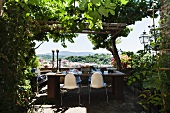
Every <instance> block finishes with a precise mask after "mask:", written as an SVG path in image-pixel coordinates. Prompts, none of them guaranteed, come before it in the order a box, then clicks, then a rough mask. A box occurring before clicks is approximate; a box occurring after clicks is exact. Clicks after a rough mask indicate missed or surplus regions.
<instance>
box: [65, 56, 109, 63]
mask: <svg viewBox="0 0 170 113" xmlns="http://www.w3.org/2000/svg"><path fill="white" fill-rule="evenodd" d="M110 58H111V55H110V54H94V55H89V56H69V57H65V58H64V59H66V60H69V61H71V62H82V63H83V62H84V63H97V64H104V65H109V64H110V60H109V59H110Z"/></svg>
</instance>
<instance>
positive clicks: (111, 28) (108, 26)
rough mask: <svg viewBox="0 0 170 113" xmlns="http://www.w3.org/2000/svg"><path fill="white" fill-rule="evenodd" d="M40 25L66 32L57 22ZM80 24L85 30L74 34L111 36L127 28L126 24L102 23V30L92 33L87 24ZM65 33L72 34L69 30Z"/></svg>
mask: <svg viewBox="0 0 170 113" xmlns="http://www.w3.org/2000/svg"><path fill="white" fill-rule="evenodd" d="M41 23H42V24H46V25H49V26H52V25H55V26H56V30H58V31H62V30H66V28H64V27H61V26H60V24H62V23H61V22H58V21H47V22H41ZM82 24H85V28H84V29H83V30H82V31H77V32H76V33H86V34H111V35H114V34H117V33H119V32H121V31H122V30H123V29H125V28H126V26H127V24H126V23H106V22H103V23H102V29H100V30H98V31H94V30H92V29H90V28H89V24H88V23H82ZM67 32H68V33H72V31H71V30H68V31H67Z"/></svg>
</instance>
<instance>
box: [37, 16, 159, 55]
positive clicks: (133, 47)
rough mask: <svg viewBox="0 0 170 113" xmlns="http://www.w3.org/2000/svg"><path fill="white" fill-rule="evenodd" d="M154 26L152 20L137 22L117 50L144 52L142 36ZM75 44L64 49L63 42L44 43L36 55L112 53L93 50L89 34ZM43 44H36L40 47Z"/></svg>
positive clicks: (77, 39) (81, 35) (68, 44)
mask: <svg viewBox="0 0 170 113" xmlns="http://www.w3.org/2000/svg"><path fill="white" fill-rule="evenodd" d="M158 21H159V18H158V19H155V25H158ZM151 25H153V20H152V19H151V18H144V19H142V21H138V22H136V23H135V24H134V25H130V26H129V27H131V28H133V31H131V32H130V34H129V35H128V36H127V37H123V38H122V42H121V43H120V44H117V45H116V46H117V49H118V50H120V49H121V50H122V51H133V52H137V51H138V50H142V49H143V48H144V45H142V44H141V43H140V41H139V37H140V35H141V34H142V33H143V31H144V30H145V31H146V33H147V34H149V28H148V26H151ZM74 42H75V43H70V42H66V45H67V48H64V47H62V45H61V42H58V43H54V42H53V41H52V40H50V41H49V42H44V43H43V44H42V45H41V46H40V47H39V48H38V49H36V54H45V53H51V51H52V50H56V49H58V50H59V51H70V52H94V53H110V52H109V51H107V50H106V49H102V48H101V49H97V50H93V45H92V44H91V42H90V41H89V40H88V38H87V34H79V36H78V37H77V38H75V39H74ZM40 43H41V42H36V46H38V45H39V44H40Z"/></svg>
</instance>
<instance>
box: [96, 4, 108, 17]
mask: <svg viewBox="0 0 170 113" xmlns="http://www.w3.org/2000/svg"><path fill="white" fill-rule="evenodd" d="M98 11H99V13H100V14H101V15H104V16H106V17H108V12H109V10H108V9H106V8H104V7H103V6H100V7H99V10H98Z"/></svg>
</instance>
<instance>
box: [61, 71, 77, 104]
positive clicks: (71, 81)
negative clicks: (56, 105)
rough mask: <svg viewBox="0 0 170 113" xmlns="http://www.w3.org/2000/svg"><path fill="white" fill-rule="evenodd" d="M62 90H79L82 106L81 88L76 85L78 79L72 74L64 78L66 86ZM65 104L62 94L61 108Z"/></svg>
mask: <svg viewBox="0 0 170 113" xmlns="http://www.w3.org/2000/svg"><path fill="white" fill-rule="evenodd" d="M61 89H66V90H72V89H78V93H79V105H80V87H79V86H78V85H77V83H76V77H75V76H74V74H72V73H68V74H67V75H66V76H65V78H64V85H63V87H61ZM62 104H63V100H62V93H61V106H62Z"/></svg>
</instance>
